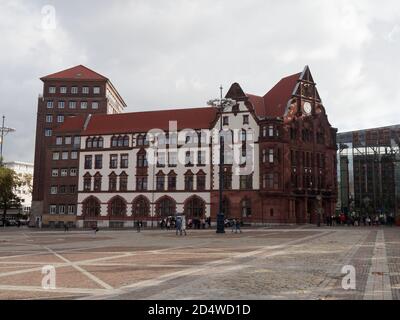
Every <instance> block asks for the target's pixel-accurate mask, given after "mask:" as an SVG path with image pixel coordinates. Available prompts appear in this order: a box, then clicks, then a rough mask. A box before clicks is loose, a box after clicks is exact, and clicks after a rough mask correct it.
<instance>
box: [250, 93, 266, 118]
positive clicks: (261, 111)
mask: <svg viewBox="0 0 400 320" xmlns="http://www.w3.org/2000/svg"><path fill="white" fill-rule="evenodd" d="M246 96H247V97H248V98H249V101H250V103H251V104H252V105H253V107H254V111H255V112H256V115H257V116H261V117H263V116H264V115H265V103H264V98H263V97H260V96H256V95H254V94H250V93H246Z"/></svg>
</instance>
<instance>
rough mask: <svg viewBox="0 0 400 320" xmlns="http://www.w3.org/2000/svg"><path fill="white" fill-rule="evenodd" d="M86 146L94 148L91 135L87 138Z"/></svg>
mask: <svg viewBox="0 0 400 320" xmlns="http://www.w3.org/2000/svg"><path fill="white" fill-rule="evenodd" d="M86 148H87V149H90V148H93V140H92V138H90V137H89V138H87V139H86Z"/></svg>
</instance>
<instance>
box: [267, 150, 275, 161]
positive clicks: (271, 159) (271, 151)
mask: <svg viewBox="0 0 400 320" xmlns="http://www.w3.org/2000/svg"><path fill="white" fill-rule="evenodd" d="M268 162H269V163H274V149H269V151H268Z"/></svg>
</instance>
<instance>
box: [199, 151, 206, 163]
mask: <svg viewBox="0 0 400 320" xmlns="http://www.w3.org/2000/svg"><path fill="white" fill-rule="evenodd" d="M197 164H198V165H204V164H206V152H205V151H198V152H197Z"/></svg>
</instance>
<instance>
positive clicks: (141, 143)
mask: <svg viewBox="0 0 400 320" xmlns="http://www.w3.org/2000/svg"><path fill="white" fill-rule="evenodd" d="M136 145H137V146H144V136H143V135H141V134H140V135H138V136H137V138H136Z"/></svg>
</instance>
